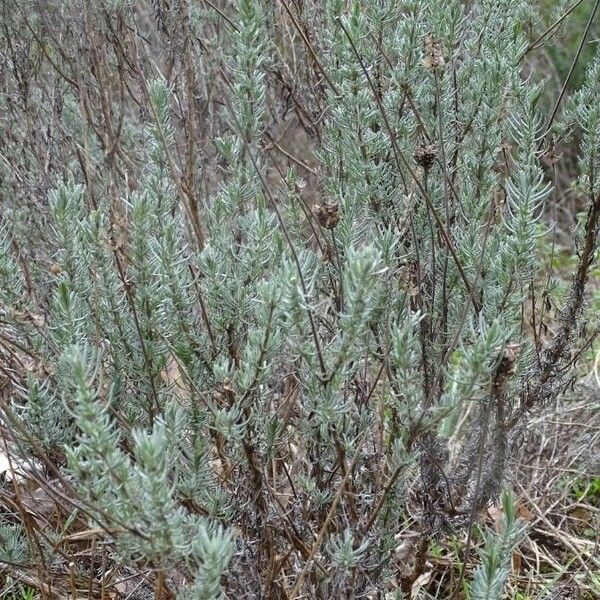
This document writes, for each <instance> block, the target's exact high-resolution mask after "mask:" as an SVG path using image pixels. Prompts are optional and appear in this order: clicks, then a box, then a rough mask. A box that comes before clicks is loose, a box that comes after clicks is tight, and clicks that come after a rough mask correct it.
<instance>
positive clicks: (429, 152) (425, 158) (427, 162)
mask: <svg viewBox="0 0 600 600" xmlns="http://www.w3.org/2000/svg"><path fill="white" fill-rule="evenodd" d="M436 156H437V150H436V148H435V146H434V145H433V144H422V145H420V146H419V147H418V148H417V149H416V150H415V153H414V154H413V157H414V159H415V162H416V163H417V164H418V165H419V166H420V167H422V168H423V169H425V170H426V171H428V170H429V169H430V168H431V165H433V161H434V160H435V157H436Z"/></svg>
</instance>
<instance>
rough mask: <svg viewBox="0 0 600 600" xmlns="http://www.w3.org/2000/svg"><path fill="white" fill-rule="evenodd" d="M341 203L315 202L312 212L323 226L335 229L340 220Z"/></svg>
mask: <svg viewBox="0 0 600 600" xmlns="http://www.w3.org/2000/svg"><path fill="white" fill-rule="evenodd" d="M339 210H340V206H339V204H333V203H332V204H328V203H323V204H313V207H312V213H313V215H314V216H315V218H316V219H317V222H318V223H319V225H320V226H321V227H325V229H334V228H335V226H336V225H337V224H338V223H339V221H340V214H339Z"/></svg>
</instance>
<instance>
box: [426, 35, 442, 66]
mask: <svg viewBox="0 0 600 600" xmlns="http://www.w3.org/2000/svg"><path fill="white" fill-rule="evenodd" d="M444 62H445V61H444V57H443V56H442V46H441V44H440V42H439V41H438V40H436V39H435V38H433V37H432V36H430V35H428V36H427V37H426V38H425V58H424V59H423V66H424V67H425V68H426V69H430V70H433V69H437V68H439V67H443V66H444Z"/></svg>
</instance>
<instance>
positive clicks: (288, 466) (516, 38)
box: [0, 0, 600, 600]
mask: <svg viewBox="0 0 600 600" xmlns="http://www.w3.org/2000/svg"><path fill="white" fill-rule="evenodd" d="M535 19H536V17H535V15H533V14H532V10H531V3H530V2H529V1H526V0H522V1H521V0H519V1H515V0H477V1H475V2H468V3H463V2H461V1H459V0H444V1H443V2H440V1H438V0H383V1H372V2H360V1H358V0H351V1H344V0H327V1H316V0H303V1H299V2H290V1H287V0H279V1H272V0H237V1H236V2H218V1H217V0H213V1H212V2H208V1H206V2H204V1H202V2H192V1H186V0H172V1H171V2H166V1H163V0H155V1H154V2H152V3H149V2H148V3H146V2H141V1H140V2H135V1H132V0H98V1H97V2H90V1H87V0H70V1H67V0H62V1H58V2H52V3H39V2H35V1H29V0H18V1H17V2H10V3H9V2H5V3H2V28H1V33H0V36H1V50H0V56H1V59H2V64H1V66H0V77H1V80H2V91H1V93H0V139H1V141H0V207H1V217H0V218H1V225H2V230H1V231H2V234H1V244H0V281H1V284H0V287H1V290H0V311H1V312H0V363H1V365H2V366H1V372H0V390H1V392H2V406H1V408H2V416H1V419H2V421H1V426H2V430H3V452H4V454H5V455H6V456H7V457H8V459H7V460H8V461H9V462H10V467H9V469H8V471H7V476H6V480H7V481H6V482H5V484H4V488H5V492H4V493H3V497H9V496H10V497H11V498H13V501H12V505H7V506H9V507H10V506H12V508H10V510H9V509H7V510H5V512H4V514H3V515H2V522H3V525H2V528H1V529H0V561H2V562H4V563H5V564H7V565H12V566H11V568H12V569H13V572H14V573H17V574H20V575H21V576H23V577H25V576H27V578H28V579H27V578H26V579H25V581H29V582H33V583H32V585H33V586H34V587H37V588H38V589H39V590H40V592H41V593H43V594H48V595H49V596H48V597H51V596H50V595H51V594H52V592H53V590H56V589H61V586H62V588H64V590H65V592H64V593H71V594H72V593H74V592H73V590H74V589H77V590H78V592H77V593H78V594H81V597H88V596H86V595H85V594H88V595H89V597H98V598H100V597H101V596H103V597H105V598H108V597H109V595H108V591H109V588H110V587H111V585H113V584H114V581H115V577H116V578H119V577H121V578H125V579H126V575H127V573H132V572H134V571H135V569H138V570H141V571H144V572H146V573H147V577H146V584H145V585H146V586H147V587H148V588H149V589H150V590H151V594H154V596H155V597H157V598H169V597H175V596H177V597H178V598H190V599H192V598H193V599H198V600H199V599H208V598H216V597H220V595H221V594H227V595H228V597H229V595H231V597H238V598H244V597H248V598H261V597H265V598H290V599H292V598H300V597H306V598H308V597H310V598H323V599H325V598H379V597H381V598H383V597H384V594H387V593H388V592H389V593H390V594H391V593H393V594H395V595H393V596H391V595H390V596H389V597H398V598H399V597H405V598H409V597H411V595H413V592H414V593H416V592H417V591H418V589H420V588H419V587H418V586H415V584H416V582H418V580H419V577H420V576H421V575H422V574H423V570H424V566H425V562H426V559H427V555H428V550H429V548H430V545H431V544H432V543H433V542H434V541H435V540H438V539H440V538H441V537H443V536H446V535H449V534H451V533H457V532H465V533H466V534H467V535H468V539H469V542H470V540H471V538H472V534H473V526H474V524H475V523H477V522H478V520H479V516H480V514H481V513H482V511H484V510H485V509H486V508H487V507H488V505H489V504H490V503H491V502H495V501H498V500H499V498H500V496H501V494H502V489H503V487H504V482H505V475H506V472H507V469H508V467H509V465H510V461H511V456H512V453H513V451H514V448H515V447H516V446H517V445H518V444H519V443H520V440H521V437H522V434H523V433H524V432H525V431H526V429H527V419H528V414H529V413H530V411H531V410H533V409H535V408H536V407H537V406H539V405H540V404H544V403H548V402H550V401H552V400H553V399H555V398H556V397H557V395H558V394H560V393H561V391H563V390H564V389H565V387H566V386H567V385H569V383H570V382H571V372H572V363H573V361H574V360H575V358H576V357H577V355H578V353H579V352H580V351H582V349H584V348H585V345H586V339H585V337H582V338H580V337H579V334H580V333H581V326H582V324H581V320H582V319H581V317H582V314H583V308H584V302H585V287H586V283H587V279H588V273H589V270H590V267H591V265H592V262H593V260H594V256H595V253H596V248H597V233H598V223H599V219H600V178H599V177H598V172H597V171H598V167H599V160H598V153H599V151H600V103H599V102H598V98H599V94H600V55H597V56H596V58H595V59H594V60H593V61H592V62H591V63H590V65H589V68H588V73H587V76H586V78H585V80H584V83H583V85H582V87H581V89H580V90H579V91H578V92H577V93H576V94H574V95H573V97H572V98H562V96H563V94H561V99H560V102H559V103H557V104H556V106H557V110H556V111H552V106H553V105H552V101H549V100H548V96H547V95H545V92H544V87H543V83H542V82H540V81H539V80H540V78H539V77H536V74H535V73H534V72H532V68H531V62H530V61H529V59H530V54H531V51H532V49H533V45H530V43H531V42H532V40H534V39H535V37H536V36H535V35H534V31H535V32H536V33H537V34H539V33H540V31H543V30H544V29H545V24H544V23H541V22H540V21H538V20H535ZM553 32H554V30H553V29H552V30H551V31H550V32H547V33H548V34H552V33H553ZM552 100H553V99H552ZM568 139H573V140H575V141H576V143H577V144H578V147H579V158H578V169H579V175H578V176H577V178H576V180H574V181H573V182H572V183H573V188H572V189H573V190H574V191H573V193H575V194H576V197H577V201H578V202H579V206H581V207H582V210H583V211H584V214H583V215H582V218H581V219H580V222H579V226H578V227H579V229H578V231H577V239H576V240H575V243H576V246H577V248H578V252H579V260H578V264H577V268H576V271H575V273H574V275H573V283H572V286H571V288H570V291H568V292H567V293H566V294H565V295H563V296H562V297H560V298H557V297H555V296H553V294H552V290H553V286H552V276H551V272H548V270H547V265H546V264H545V263H544V261H543V260H542V259H541V258H540V256H539V255H538V249H539V247H540V244H541V243H546V242H549V241H550V240H552V239H553V235H554V232H553V230H552V228H551V227H549V226H548V221H547V220H546V219H544V218H543V215H544V214H545V213H546V212H550V209H549V206H550V205H551V204H552V203H553V202H556V196H557V193H558V191H557V190H558V187H559V184H558V182H557V178H556V168H555V165H556V163H557V161H558V158H557V157H558V155H559V150H560V146H561V144H563V143H564V142H565V140H568ZM551 317H552V319H553V327H552V329H551V331H549V330H548V327H547V325H546V322H547V321H548V319H550V318H551ZM9 475H10V477H9ZM24 481H28V482H29V483H28V484H27V486H29V487H27V486H26V485H25V483H23V482H24ZM32 485H33V487H34V488H35V490H36V491H35V493H37V494H40V493H41V492H43V495H44V498H45V500H46V501H47V502H49V503H50V504H51V505H52V506H53V508H52V510H51V513H52V514H51V515H49V514H47V515H46V516H45V518H44V523H41V521H39V520H38V521H34V522H33V523H31V517H28V516H27V515H28V508H27V502H26V499H27V495H28V494H29V495H31V494H32V492H30V491H29V492H28V491H27V489H29V490H31V489H32ZM38 499H39V498H38ZM504 513H505V514H504V520H503V525H502V526H501V527H500V530H499V532H497V533H496V534H491V533H490V534H485V538H484V542H485V543H484V544H483V546H482V549H481V552H480V556H479V557H477V556H473V557H471V558H472V559H477V560H478V561H479V562H478V563H476V564H477V565H478V566H476V568H475V569H474V571H473V573H472V574H470V575H468V576H466V577H465V580H464V581H463V580H462V577H463V576H461V580H460V581H455V582H454V583H453V586H456V589H457V590H462V589H463V588H465V587H466V588H468V589H470V590H471V591H470V593H471V597H472V598H478V599H493V598H501V597H502V593H503V588H504V584H505V581H506V579H507V577H508V575H509V572H510V567H511V564H510V557H511V551H512V548H513V547H514V546H515V545H516V544H517V543H518V542H519V539H520V536H521V533H522V525H521V523H520V522H519V520H518V518H517V516H516V514H515V507H514V500H513V499H512V498H511V497H510V495H508V494H506V495H505V497H504ZM77 536H79V537H77ZM469 542H468V543H467V549H466V552H465V559H466V560H468V559H469ZM74 544H75V545H74ZM83 548H85V552H83V550H82V549H83ZM472 554H475V555H476V553H474V552H473V553H472ZM36 565H41V566H39V567H36ZM108 566H110V567H111V569H112V571H110V572H111V573H112V576H113V579H110V578H109V576H108V575H106V573H107V572H108ZM42 569H43V572H44V574H45V575H44V577H42V576H41V575H40V573H41V570H42ZM98 573H101V575H98ZM115 574H118V576H117V575H115ZM36 576H37V577H38V579H36ZM36 581H37V584H36V583H35V582H36ZM82 582H86V583H85V584H84V583H82ZM88 582H89V583H88ZM48 586H50V587H48ZM52 586H53V587H52ZM84 587H86V588H87V589H82V588H84ZM451 587H452V586H451ZM452 592H453V589H448V590H447V591H446V592H444V593H443V594H442V596H440V597H450V595H451V594H452ZM378 594H379V595H378ZM110 597H114V596H110ZM386 597H388V596H386Z"/></svg>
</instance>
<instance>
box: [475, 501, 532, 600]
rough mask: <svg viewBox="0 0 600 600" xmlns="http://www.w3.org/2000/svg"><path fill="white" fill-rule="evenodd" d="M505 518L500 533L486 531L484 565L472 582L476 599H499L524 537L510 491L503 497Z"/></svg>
mask: <svg viewBox="0 0 600 600" xmlns="http://www.w3.org/2000/svg"><path fill="white" fill-rule="evenodd" d="M502 509H503V512H502V518H501V520H500V523H499V531H498V532H497V533H492V532H488V533H484V544H485V545H484V547H483V549H482V550H481V552H480V561H481V564H480V565H479V566H478V567H477V569H476V570H475V574H474V575H473V583H472V585H471V597H472V598H473V600H500V599H501V598H503V597H504V595H503V594H504V587H505V585H506V580H507V578H508V574H509V572H510V563H511V560H512V556H513V550H514V549H515V547H516V546H517V545H518V544H519V542H520V541H521V539H522V537H523V533H524V526H523V523H522V521H520V520H519V518H518V516H517V505H516V500H515V498H514V497H513V496H512V495H511V494H510V493H508V492H506V493H504V494H503V496H502Z"/></svg>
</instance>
